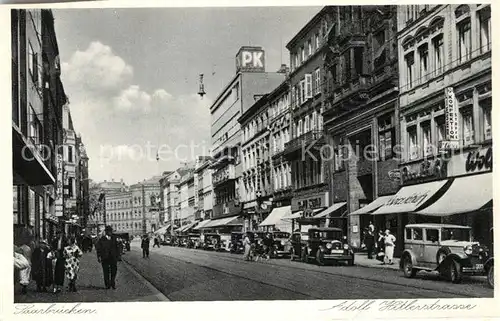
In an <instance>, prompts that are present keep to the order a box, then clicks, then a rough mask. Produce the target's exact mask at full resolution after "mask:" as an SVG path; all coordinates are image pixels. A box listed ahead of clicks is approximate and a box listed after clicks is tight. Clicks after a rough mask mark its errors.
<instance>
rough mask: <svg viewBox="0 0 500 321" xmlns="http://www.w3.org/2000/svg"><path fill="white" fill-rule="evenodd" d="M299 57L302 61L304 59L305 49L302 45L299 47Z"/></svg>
mask: <svg viewBox="0 0 500 321" xmlns="http://www.w3.org/2000/svg"><path fill="white" fill-rule="evenodd" d="M300 58H301V62H302V63H303V62H304V61H306V50H305V49H304V47H302V48H300Z"/></svg>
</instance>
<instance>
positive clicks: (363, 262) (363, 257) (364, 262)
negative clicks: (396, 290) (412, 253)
mask: <svg viewBox="0 0 500 321" xmlns="http://www.w3.org/2000/svg"><path fill="white" fill-rule="evenodd" d="M393 262H394V264H393V265H388V264H382V262H380V261H378V260H376V259H375V257H374V258H373V259H369V258H368V255H367V254H366V253H364V252H362V253H355V254H354V264H356V265H358V266H365V267H371V268H379V269H388V270H399V258H394V260H393Z"/></svg>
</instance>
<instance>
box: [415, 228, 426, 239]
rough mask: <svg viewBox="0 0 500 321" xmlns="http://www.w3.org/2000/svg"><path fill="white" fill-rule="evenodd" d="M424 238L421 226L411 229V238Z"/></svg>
mask: <svg viewBox="0 0 500 321" xmlns="http://www.w3.org/2000/svg"><path fill="white" fill-rule="evenodd" d="M423 239H424V235H423V232H422V229H421V228H414V229H413V240H415V241H422V240H423Z"/></svg>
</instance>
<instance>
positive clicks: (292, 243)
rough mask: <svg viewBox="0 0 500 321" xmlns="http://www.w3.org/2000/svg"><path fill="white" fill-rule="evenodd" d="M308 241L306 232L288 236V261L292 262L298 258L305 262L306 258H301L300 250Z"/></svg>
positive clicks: (296, 232)
mask: <svg viewBox="0 0 500 321" xmlns="http://www.w3.org/2000/svg"><path fill="white" fill-rule="evenodd" d="M308 239H309V234H308V233H307V232H298V231H295V232H293V233H292V235H290V239H289V240H288V247H289V251H290V260H291V261H294V260H295V259H296V258H300V259H301V260H302V261H304V262H305V260H306V258H305V257H302V249H303V248H304V247H306V246H307V240H308Z"/></svg>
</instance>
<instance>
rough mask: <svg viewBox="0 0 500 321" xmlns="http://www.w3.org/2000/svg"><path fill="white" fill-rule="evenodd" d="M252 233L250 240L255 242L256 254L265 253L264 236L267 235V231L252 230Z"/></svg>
mask: <svg viewBox="0 0 500 321" xmlns="http://www.w3.org/2000/svg"><path fill="white" fill-rule="evenodd" d="M250 233H251V236H250V242H252V244H253V247H254V253H255V254H256V255H262V254H263V253H264V237H266V232H263V231H251V232H250Z"/></svg>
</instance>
